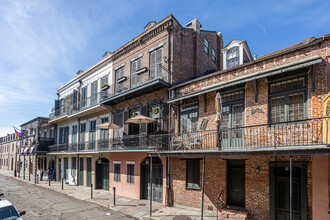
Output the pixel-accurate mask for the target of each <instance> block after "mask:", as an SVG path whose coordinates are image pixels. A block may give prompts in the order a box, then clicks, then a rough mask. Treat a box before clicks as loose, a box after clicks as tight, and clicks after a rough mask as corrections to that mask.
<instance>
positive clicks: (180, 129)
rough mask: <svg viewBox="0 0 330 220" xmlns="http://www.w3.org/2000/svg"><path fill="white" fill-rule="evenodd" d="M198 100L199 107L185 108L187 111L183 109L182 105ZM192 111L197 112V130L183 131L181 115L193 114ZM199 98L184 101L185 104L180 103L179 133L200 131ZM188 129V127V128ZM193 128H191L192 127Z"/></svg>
mask: <svg viewBox="0 0 330 220" xmlns="http://www.w3.org/2000/svg"><path fill="white" fill-rule="evenodd" d="M194 102H196V106H197V108H193V109H190V110H185V111H182V110H181V107H182V106H184V105H189V104H191V103H194ZM191 113H197V122H196V123H197V126H196V131H186V132H183V131H182V127H181V124H182V121H181V116H182V115H188V116H189V114H191ZM198 121H199V100H198V99H194V100H189V101H187V102H184V103H183V104H180V105H179V133H180V134H187V133H195V132H198V129H199V126H198V125H199V122H198ZM186 130H188V127H187V129H186ZM190 130H191V129H190Z"/></svg>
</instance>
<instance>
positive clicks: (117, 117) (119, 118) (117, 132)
mask: <svg viewBox="0 0 330 220" xmlns="http://www.w3.org/2000/svg"><path fill="white" fill-rule="evenodd" d="M113 123H114V124H116V125H118V126H120V127H121V128H120V129H114V130H113V137H114V138H120V137H122V136H123V128H122V127H123V111H122V110H119V111H116V112H114V113H113Z"/></svg>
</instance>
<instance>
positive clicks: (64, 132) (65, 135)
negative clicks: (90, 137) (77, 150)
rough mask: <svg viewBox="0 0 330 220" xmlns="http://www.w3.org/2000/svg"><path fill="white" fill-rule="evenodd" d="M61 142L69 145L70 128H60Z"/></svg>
mask: <svg viewBox="0 0 330 220" xmlns="http://www.w3.org/2000/svg"><path fill="white" fill-rule="evenodd" d="M59 142H60V144H67V143H69V127H61V128H60V135H59Z"/></svg>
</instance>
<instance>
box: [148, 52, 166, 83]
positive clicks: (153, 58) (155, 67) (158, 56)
mask: <svg viewBox="0 0 330 220" xmlns="http://www.w3.org/2000/svg"><path fill="white" fill-rule="evenodd" d="M162 60H163V48H158V49H157V50H154V51H152V52H151V53H150V72H149V78H150V79H157V78H161V77H162Z"/></svg>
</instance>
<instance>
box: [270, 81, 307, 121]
mask: <svg viewBox="0 0 330 220" xmlns="http://www.w3.org/2000/svg"><path fill="white" fill-rule="evenodd" d="M269 93H270V94H269V96H270V123H278V122H286V121H296V120H302V119H305V118H306V117H305V116H306V111H307V107H306V105H305V103H306V101H307V100H306V99H307V86H306V77H305V76H303V77H298V78H294V79H288V80H284V81H279V82H274V83H270V84H269Z"/></svg>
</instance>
